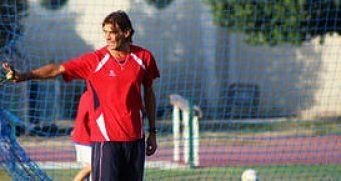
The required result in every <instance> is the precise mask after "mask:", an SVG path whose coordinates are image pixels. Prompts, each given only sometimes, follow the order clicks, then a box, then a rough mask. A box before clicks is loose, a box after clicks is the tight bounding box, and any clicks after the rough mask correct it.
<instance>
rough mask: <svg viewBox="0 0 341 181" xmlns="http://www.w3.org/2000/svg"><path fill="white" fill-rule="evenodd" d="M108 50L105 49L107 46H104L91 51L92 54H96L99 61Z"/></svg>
mask: <svg viewBox="0 0 341 181" xmlns="http://www.w3.org/2000/svg"><path fill="white" fill-rule="evenodd" d="M108 53H109V52H108V50H107V47H106V46H104V47H102V48H100V49H97V50H95V51H94V52H92V54H93V56H96V59H98V61H100V60H101V59H102V58H103V57H105V55H107V54H108Z"/></svg>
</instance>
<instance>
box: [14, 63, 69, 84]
mask: <svg viewBox="0 0 341 181" xmlns="http://www.w3.org/2000/svg"><path fill="white" fill-rule="evenodd" d="M63 72H64V67H63V66H60V65H56V64H48V65H45V66H42V67H39V68H37V69H35V70H32V71H30V72H27V73H19V74H18V77H17V78H18V80H19V81H26V80H41V79H49V78H54V77H56V76H58V75H60V74H62V73H63Z"/></svg>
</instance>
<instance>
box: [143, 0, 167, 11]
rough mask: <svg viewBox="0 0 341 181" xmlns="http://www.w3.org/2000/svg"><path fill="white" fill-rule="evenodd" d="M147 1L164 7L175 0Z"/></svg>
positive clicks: (158, 6) (161, 7)
mask: <svg viewBox="0 0 341 181" xmlns="http://www.w3.org/2000/svg"><path fill="white" fill-rule="evenodd" d="M146 2H147V3H148V4H151V5H153V6H155V7H156V8H157V9H164V8H166V7H167V6H168V5H170V4H171V3H172V2H173V0H146Z"/></svg>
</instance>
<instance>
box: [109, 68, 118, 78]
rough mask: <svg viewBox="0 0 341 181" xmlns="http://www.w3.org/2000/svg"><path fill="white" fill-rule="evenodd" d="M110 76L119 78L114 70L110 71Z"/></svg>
mask: <svg viewBox="0 0 341 181" xmlns="http://www.w3.org/2000/svg"><path fill="white" fill-rule="evenodd" d="M109 76H110V77H115V76H117V75H116V74H115V72H114V71H113V70H110V71H109Z"/></svg>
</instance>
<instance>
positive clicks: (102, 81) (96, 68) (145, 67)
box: [63, 45, 160, 141]
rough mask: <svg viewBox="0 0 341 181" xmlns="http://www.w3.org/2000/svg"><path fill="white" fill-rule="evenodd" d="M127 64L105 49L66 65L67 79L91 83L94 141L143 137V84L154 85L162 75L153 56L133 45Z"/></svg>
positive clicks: (92, 134) (91, 118) (92, 133)
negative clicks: (117, 59) (154, 81)
mask: <svg viewBox="0 0 341 181" xmlns="http://www.w3.org/2000/svg"><path fill="white" fill-rule="evenodd" d="M130 50H131V53H130V54H129V55H128V56H127V57H126V61H125V63H118V62H117V61H116V59H115V58H114V57H112V56H111V54H110V53H109V51H108V50H107V48H106V47H103V48H102V49H100V50H97V51H95V52H93V53H88V54H84V55H83V56H81V57H78V58H76V59H73V60H70V61H68V62H66V63H64V64H63V66H64V68H65V72H64V79H65V80H66V81H71V80H72V79H73V78H81V79H85V80H87V81H88V90H89V91H90V94H91V97H92V101H91V103H90V104H91V109H90V114H89V115H90V128H91V141H134V140H137V139H141V138H142V137H143V134H144V133H143V129H142V125H143V116H142V115H143V114H142V113H143V112H144V111H143V109H144V107H143V104H142V97H141V85H144V86H152V83H153V80H154V79H155V78H157V77H159V76H160V74H159V70H158V68H157V66H156V62H155V60H154V57H153V55H152V54H151V53H150V52H149V51H148V50H146V49H143V48H141V47H138V46H135V45H131V46H130Z"/></svg>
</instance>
